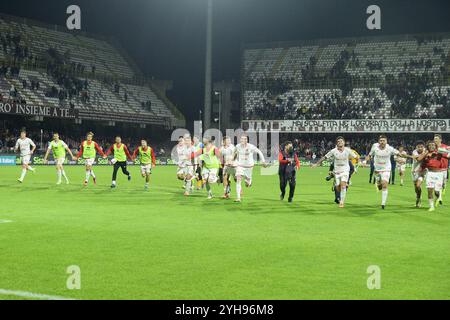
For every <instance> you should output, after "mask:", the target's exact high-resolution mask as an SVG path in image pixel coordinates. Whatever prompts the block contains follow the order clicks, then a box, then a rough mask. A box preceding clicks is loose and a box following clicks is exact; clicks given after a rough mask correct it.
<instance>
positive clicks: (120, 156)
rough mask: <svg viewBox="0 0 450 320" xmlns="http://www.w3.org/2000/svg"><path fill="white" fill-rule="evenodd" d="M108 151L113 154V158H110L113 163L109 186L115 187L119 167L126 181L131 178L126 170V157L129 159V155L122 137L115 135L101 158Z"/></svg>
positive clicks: (106, 154)
mask: <svg viewBox="0 0 450 320" xmlns="http://www.w3.org/2000/svg"><path fill="white" fill-rule="evenodd" d="M110 153H112V154H114V158H113V159H112V160H111V163H112V164H113V165H114V169H113V174H112V184H111V188H115V187H116V179H117V171H118V170H119V168H121V169H122V173H123V174H124V175H126V176H127V178H128V181H130V180H131V174H130V173H129V172H128V170H127V158H128V159H130V160H131V155H130V152H129V151H128V148H127V146H126V145H125V144H123V143H122V138H121V137H119V136H117V137H116V142H115V143H114V144H113V145H112V146H111V147H110V148H109V149H108V151H106V153H105V155H104V156H103V158H106V157H108V155H109V154H110Z"/></svg>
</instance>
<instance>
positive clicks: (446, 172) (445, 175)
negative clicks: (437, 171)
mask: <svg viewBox="0 0 450 320" xmlns="http://www.w3.org/2000/svg"><path fill="white" fill-rule="evenodd" d="M442 172H443V173H444V182H445V180H447V179H448V171H447V170H445V171H442Z"/></svg>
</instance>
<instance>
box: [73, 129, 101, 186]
mask: <svg viewBox="0 0 450 320" xmlns="http://www.w3.org/2000/svg"><path fill="white" fill-rule="evenodd" d="M93 138H94V134H93V133H92V132H88V133H87V135H86V140H84V141H83V142H82V143H81V148H80V152H78V155H77V156H76V157H75V160H77V159H79V158H80V157H82V158H83V159H84V161H85V164H86V178H85V179H84V183H83V185H84V186H87V184H88V182H89V178H90V177H92V180H93V181H94V184H96V183H97V178H96V177H95V174H94V170H92V167H93V165H94V162H95V157H96V156H97V152H98V153H99V154H100V155H101V156H104V155H105V154H104V153H103V150H102V148H100V146H99V145H98V144H97V142H95V141H94V140H92V139H93Z"/></svg>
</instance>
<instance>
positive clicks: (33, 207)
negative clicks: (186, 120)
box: [0, 166, 450, 299]
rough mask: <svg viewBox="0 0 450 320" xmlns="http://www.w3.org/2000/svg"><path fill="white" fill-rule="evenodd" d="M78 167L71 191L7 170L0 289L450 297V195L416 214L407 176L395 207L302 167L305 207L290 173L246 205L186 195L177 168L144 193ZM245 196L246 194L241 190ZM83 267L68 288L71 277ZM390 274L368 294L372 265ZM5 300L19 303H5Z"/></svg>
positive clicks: (135, 183)
mask: <svg viewBox="0 0 450 320" xmlns="http://www.w3.org/2000/svg"><path fill="white" fill-rule="evenodd" d="M95 171H96V173H97V178H98V184H97V185H96V186H94V185H89V186H88V187H86V188H84V187H83V186H82V185H81V183H82V180H83V178H84V168H83V167H66V172H67V174H68V176H69V178H70V179H71V184H70V185H61V186H56V185H55V182H56V174H55V170H54V168H53V167H52V166H46V167H42V166H41V167H37V172H36V173H35V174H28V175H27V177H26V178H25V182H24V184H19V183H17V181H16V179H17V178H18V176H19V174H20V168H19V167H2V168H1V170H0V192H1V197H2V203H1V208H0V220H3V221H4V220H11V221H12V222H9V223H0V289H2V290H20V291H26V292H33V293H40V294H47V295H54V296H62V297H67V298H74V299H449V298H450V267H449V266H450V254H449V253H450V210H449V209H448V208H449V207H450V198H449V197H447V199H446V198H444V206H442V207H439V208H438V209H437V210H436V211H435V212H434V213H431V214H430V213H428V212H427V208H426V207H427V201H426V199H425V194H424V195H423V204H424V207H425V208H422V209H415V208H413V205H414V197H415V195H414V191H413V188H412V186H411V181H410V179H409V175H408V177H407V180H406V185H405V186H403V187H400V186H398V185H395V186H391V187H390V190H389V199H388V205H387V208H386V210H384V211H382V210H381V209H380V205H379V204H380V198H381V194H377V193H376V191H375V188H374V186H373V185H370V184H368V181H367V180H368V171H367V169H361V170H360V172H358V174H356V175H355V176H354V178H353V185H352V187H351V188H350V190H349V193H348V196H347V206H346V208H345V209H339V208H338V207H337V206H336V205H335V204H334V203H333V202H332V200H333V194H332V193H331V190H330V188H331V182H326V181H325V180H324V178H325V175H326V173H327V170H326V168H316V169H311V168H306V167H305V168H301V170H300V171H299V176H298V184H297V192H296V197H295V199H294V203H292V204H288V203H287V201H284V202H281V201H280V200H279V190H278V176H261V175H260V172H259V171H260V170H259V169H255V172H254V183H253V186H252V187H251V188H250V189H247V188H244V196H243V202H242V203H240V204H239V203H234V202H233V201H232V200H228V201H227V200H222V199H220V196H221V195H222V187H219V186H214V193H215V196H216V198H215V199H212V200H207V199H206V194H205V192H195V193H194V195H192V196H191V197H189V198H186V197H184V196H183V194H182V193H183V190H182V189H181V184H182V183H181V182H180V181H178V180H176V178H175V168H174V167H163V166H161V167H157V168H156V169H155V170H154V174H153V175H152V181H151V189H150V190H149V191H148V192H145V191H144V190H143V183H144V182H143V180H142V178H141V177H140V176H139V174H138V173H139V167H130V171H131V172H132V174H133V179H132V181H131V182H128V181H126V179H125V177H124V176H123V175H121V173H119V180H118V187H117V189H115V190H111V189H110V187H109V186H110V182H111V181H110V179H111V178H110V177H111V172H112V168H111V167H99V166H97V167H96V168H95ZM232 190H233V194H234V186H233V188H232ZM70 265H77V266H79V267H80V268H81V289H80V290H69V289H67V288H66V281H67V278H68V277H69V275H68V274H67V273H66V269H67V267H68V266H70ZM370 265H377V266H379V267H380V270H381V289H379V290H369V289H368V288H367V279H368V277H369V276H370V275H369V274H368V273H367V268H368V267H369V266H370ZM0 299H17V297H16V296H9V295H0Z"/></svg>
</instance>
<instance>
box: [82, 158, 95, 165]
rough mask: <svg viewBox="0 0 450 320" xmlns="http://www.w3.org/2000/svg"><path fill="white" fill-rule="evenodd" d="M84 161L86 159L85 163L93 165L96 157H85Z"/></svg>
mask: <svg viewBox="0 0 450 320" xmlns="http://www.w3.org/2000/svg"><path fill="white" fill-rule="evenodd" d="M84 161H85V164H86V165H87V166H93V165H94V163H95V159H94V158H88V159H84Z"/></svg>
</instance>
